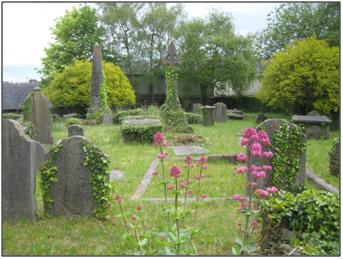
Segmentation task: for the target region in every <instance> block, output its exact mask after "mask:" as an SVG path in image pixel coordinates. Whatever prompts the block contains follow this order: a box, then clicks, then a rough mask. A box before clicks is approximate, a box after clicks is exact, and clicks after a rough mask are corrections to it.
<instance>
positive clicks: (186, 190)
mask: <svg viewBox="0 0 343 259" xmlns="http://www.w3.org/2000/svg"><path fill="white" fill-rule="evenodd" d="M188 182H189V165H188V166H187V180H186V189H185V206H186V207H187V192H188Z"/></svg>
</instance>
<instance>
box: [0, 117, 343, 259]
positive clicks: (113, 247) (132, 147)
mask: <svg viewBox="0 0 343 259" xmlns="http://www.w3.org/2000/svg"><path fill="white" fill-rule="evenodd" d="M267 116H268V117H269V118H273V117H278V115H277V114H267ZM255 117H256V114H253V113H249V114H247V117H246V118H245V119H244V120H241V121H239V120H229V121H227V122H226V123H216V124H215V126H214V127H203V126H201V125H193V128H194V132H195V134H198V135H201V136H203V137H204V138H205V140H206V141H205V143H204V144H202V146H203V147H204V148H207V149H208V150H209V151H210V153H212V154H235V153H237V152H239V151H241V152H244V149H243V148H242V147H240V146H239V135H240V133H241V132H242V131H243V130H244V129H245V128H247V127H254V126H255V125H256V124H255ZM84 131H85V136H86V137H87V138H89V139H90V140H92V141H93V142H94V143H95V144H96V145H98V146H99V147H100V148H101V149H102V150H103V151H104V152H105V153H106V154H107V155H108V156H109V158H110V161H111V164H110V169H117V170H121V171H123V172H124V174H125V177H124V178H123V179H121V180H116V181H113V182H112V186H113V193H112V195H113V196H115V195H118V194H119V195H122V196H123V198H124V200H123V207H124V210H125V211H126V212H127V216H128V218H130V217H131V215H132V213H134V211H135V208H136V206H137V205H142V206H143V213H144V215H145V218H146V227H147V228H148V229H152V230H154V231H162V230H163V227H164V226H167V225H168V224H169V222H168V220H167V218H166V216H165V214H164V213H163V212H162V209H163V206H161V203H152V202H147V201H131V200H130V199H129V198H130V196H131V195H132V194H133V193H134V191H135V190H136V188H137V186H138V184H139V183H140V181H141V180H142V177H143V176H144V174H145V173H146V171H147V169H148V167H149V165H150V163H151V162H152V161H153V160H154V159H155V158H156V155H157V153H158V150H157V148H156V147H154V146H152V145H141V144H125V143H123V142H122V140H121V136H120V127H119V126H118V125H111V126H106V125H97V126H84ZM53 135H54V141H55V143H56V142H57V141H58V140H59V139H62V138H65V137H66V136H67V129H66V128H65V126H64V124H63V123H54V128H53ZM337 135H338V132H333V134H332V136H333V137H334V136H337ZM333 137H332V138H330V139H329V140H319V141H309V142H308V144H307V154H308V159H307V163H308V165H309V167H310V168H311V169H313V171H314V172H315V173H317V174H321V176H322V177H323V178H324V179H330V177H329V178H325V177H328V175H329V173H328V162H327V152H328V150H329V149H330V147H331V143H332V139H333ZM168 154H169V159H168V160H167V162H166V169H167V173H168V176H169V168H170V167H171V166H172V165H174V164H178V165H180V166H181V167H182V166H183V165H184V163H183V161H182V160H181V161H180V160H179V161H176V160H175V156H174V155H173V151H172V150H171V149H168ZM234 168H235V166H234V165H229V164H227V163H224V162H210V163H208V169H207V170H206V171H205V175H206V178H205V179H204V180H203V181H202V183H201V193H202V194H207V195H208V196H209V197H226V198H230V197H232V195H233V194H235V193H243V192H244V184H245V183H244V176H243V175H236V174H235V173H234ZM182 170H183V174H184V173H185V170H186V169H185V168H184V167H182ZM158 171H159V173H158V175H157V176H155V177H154V178H153V180H152V183H151V185H150V186H149V188H148V190H147V192H146V194H145V195H144V198H151V197H163V187H162V184H161V183H160V180H161V172H160V171H161V170H160V168H158ZM197 173H198V168H194V169H192V177H193V179H192V180H193V187H192V189H193V192H196V186H194V184H195V181H194V175H195V174H197ZM183 178H184V176H183ZM37 181H38V179H37ZM328 181H330V180H328ZM331 183H332V184H334V185H335V182H334V180H332V182H331ZM37 194H38V208H39V217H40V218H39V220H38V221H37V223H35V224H29V223H27V222H19V223H17V224H13V225H11V224H8V223H5V224H3V240H2V241H3V243H2V249H3V250H2V253H3V255H127V254H132V250H133V249H134V248H135V244H134V243H133V242H130V241H129V239H127V238H125V237H124V236H125V227H124V224H123V221H122V219H121V217H120V212H119V208H118V205H117V204H116V203H115V202H114V201H113V203H112V214H111V217H110V219H109V220H107V221H99V220H95V219H90V218H46V217H45V216H43V213H42V200H41V197H40V188H39V186H37ZM193 197H194V196H193ZM168 206H172V203H171V204H169V205H168ZM238 207H239V204H237V202H235V201H232V200H225V201H211V202H203V203H202V205H201V206H200V207H199V210H198V219H197V221H194V220H193V217H192V216H189V217H187V218H186V219H185V221H184V222H181V224H182V225H183V226H189V227H194V228H199V230H200V231H199V233H197V234H196V236H195V237H194V242H195V244H196V247H197V250H198V254H199V255H231V246H232V244H233V242H234V240H235V238H236V237H237V236H238V235H239V233H238V230H237V223H238V222H239V221H240V220H241V219H240V214H239V212H238V210H237V209H238Z"/></svg>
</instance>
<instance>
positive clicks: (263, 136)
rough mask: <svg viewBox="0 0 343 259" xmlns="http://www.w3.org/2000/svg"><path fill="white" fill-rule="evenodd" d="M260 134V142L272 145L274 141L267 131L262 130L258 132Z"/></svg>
mask: <svg viewBox="0 0 343 259" xmlns="http://www.w3.org/2000/svg"><path fill="white" fill-rule="evenodd" d="M258 136H259V138H260V142H261V143H262V144H263V145H265V146H270V145H271V144H272V143H271V142H270V140H269V137H268V134H267V132H265V131H263V130H261V131H259V132H258Z"/></svg>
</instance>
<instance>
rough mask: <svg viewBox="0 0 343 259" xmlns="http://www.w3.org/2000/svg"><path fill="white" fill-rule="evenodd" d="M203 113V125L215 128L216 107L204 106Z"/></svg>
mask: <svg viewBox="0 0 343 259" xmlns="http://www.w3.org/2000/svg"><path fill="white" fill-rule="evenodd" d="M201 112H202V125H204V126H213V125H214V106H208V105H206V106H203V107H202V108H201Z"/></svg>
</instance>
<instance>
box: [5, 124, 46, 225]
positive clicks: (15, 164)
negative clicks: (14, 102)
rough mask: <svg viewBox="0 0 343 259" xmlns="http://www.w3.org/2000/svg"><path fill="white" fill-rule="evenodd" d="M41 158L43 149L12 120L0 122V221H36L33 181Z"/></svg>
mask: <svg viewBox="0 0 343 259" xmlns="http://www.w3.org/2000/svg"><path fill="white" fill-rule="evenodd" d="M44 159H45V151H44V148H43V146H42V145H41V144H40V143H38V142H36V141H34V140H32V139H31V138H30V137H28V136H27V135H25V133H24V128H23V127H22V126H21V125H20V124H19V123H18V122H16V121H14V120H2V216H3V220H6V221H7V220H8V221H16V220H19V219H28V220H30V221H35V220H36V196H35V195H36V193H35V192H36V188H35V186H36V180H35V174H36V172H37V170H38V167H39V164H40V163H41V162H43V160H44Z"/></svg>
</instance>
